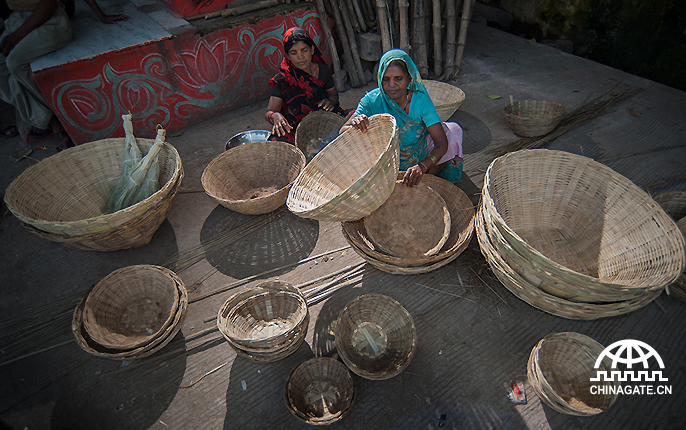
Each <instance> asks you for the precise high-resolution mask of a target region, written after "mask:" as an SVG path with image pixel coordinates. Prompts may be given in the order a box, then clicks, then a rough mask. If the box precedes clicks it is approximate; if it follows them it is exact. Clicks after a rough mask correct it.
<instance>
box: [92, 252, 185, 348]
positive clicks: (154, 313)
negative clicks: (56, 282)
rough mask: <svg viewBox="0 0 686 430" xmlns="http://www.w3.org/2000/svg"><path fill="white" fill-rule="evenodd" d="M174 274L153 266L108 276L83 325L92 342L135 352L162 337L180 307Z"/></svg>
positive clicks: (95, 294) (94, 293) (97, 287)
mask: <svg viewBox="0 0 686 430" xmlns="http://www.w3.org/2000/svg"><path fill="white" fill-rule="evenodd" d="M172 275H173V272H172V271H171V270H169V269H166V268H164V267H159V266H151V265H137V266H128V267H123V268H121V269H118V270H115V271H114V272H112V273H110V274H109V275H107V276H106V277H105V278H103V279H102V280H101V281H100V282H98V283H97V284H96V285H95V287H94V288H93V289H92V290H91V291H90V293H89V294H88V297H87V298H86V303H85V306H84V312H83V325H84V328H85V329H86V331H87V332H88V334H89V335H90V337H91V339H93V340H94V341H95V342H97V343H98V344H100V345H102V346H104V347H106V348H111V349H133V348H137V347H139V346H142V345H145V344H147V343H149V342H150V341H151V340H152V339H154V338H155V337H157V336H160V335H161V334H162V333H163V332H164V330H165V329H166V328H167V327H168V326H169V325H170V324H171V322H172V321H173V319H174V316H175V315H176V310H177V309H178V305H179V292H178V290H177V287H176V282H175V279H174V278H173V276H172Z"/></svg>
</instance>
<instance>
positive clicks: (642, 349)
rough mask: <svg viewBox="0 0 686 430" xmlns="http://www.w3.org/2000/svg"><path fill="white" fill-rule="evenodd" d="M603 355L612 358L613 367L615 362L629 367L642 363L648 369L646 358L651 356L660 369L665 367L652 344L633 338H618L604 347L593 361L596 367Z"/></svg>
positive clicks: (614, 367) (615, 364) (615, 365)
mask: <svg viewBox="0 0 686 430" xmlns="http://www.w3.org/2000/svg"><path fill="white" fill-rule="evenodd" d="M605 357H608V358H610V359H611V360H612V368H613V369H616V368H617V363H622V364H625V365H626V367H628V368H629V369H631V368H632V366H633V365H634V364H639V363H643V368H644V369H648V367H649V366H648V359H650V358H653V357H654V358H655V361H657V364H658V365H659V366H660V369H664V368H665V365H664V363H663V362H662V358H661V357H660V354H658V353H657V351H655V350H654V349H653V347H652V346H650V345H648V344H647V343H645V342H641V341H640V340H635V339H624V340H619V341H617V342H615V343H613V344H612V345H610V346H608V347H607V348H605V349H604V350H603V352H602V353H601V354H600V355H599V356H598V359H597V360H596V361H595V368H596V369H597V368H599V367H600V363H601V362H602V361H603V358H605Z"/></svg>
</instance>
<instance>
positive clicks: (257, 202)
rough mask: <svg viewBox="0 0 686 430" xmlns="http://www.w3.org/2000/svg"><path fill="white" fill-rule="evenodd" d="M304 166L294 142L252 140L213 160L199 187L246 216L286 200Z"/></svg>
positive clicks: (303, 158) (274, 207) (265, 211)
mask: <svg viewBox="0 0 686 430" xmlns="http://www.w3.org/2000/svg"><path fill="white" fill-rule="evenodd" d="M303 167H305V156H304V155H303V153H302V152H301V151H300V150H299V149H298V148H296V147H294V146H293V145H291V144H289V143H286V142H276V141H263V142H253V143H251V144H249V145H241V146H237V147H235V148H232V149H229V150H228V151H225V152H223V153H222V154H221V155H219V156H218V157H217V158H215V159H214V160H212V161H211V162H210V164H209V165H208V166H207V167H206V168H205V171H204V172H203V174H202V186H203V188H204V189H205V192H206V193H207V195H209V196H210V197H212V198H213V199H214V200H216V201H217V202H218V203H219V204H220V205H222V206H224V207H225V208H228V209H231V210H232V211H235V212H239V213H242V214H247V215H258V214H264V213H268V212H271V211H274V210H276V209H278V208H279V207H280V206H282V205H283V204H284V203H285V202H286V197H288V191H289V190H290V188H291V185H293V182H294V181H295V178H297V177H298V175H299V174H300V172H301V171H302V169H303Z"/></svg>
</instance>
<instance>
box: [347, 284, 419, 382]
mask: <svg viewBox="0 0 686 430" xmlns="http://www.w3.org/2000/svg"><path fill="white" fill-rule="evenodd" d="M335 335H336V350H337V351H338V353H339V354H340V356H341V359H342V360H343V362H344V363H345V365H346V366H348V368H350V370H352V371H353V372H355V373H356V374H357V375H359V376H361V377H363V378H367V379H374V380H380V379H388V378H392V377H393V376H395V375H397V374H399V373H400V372H402V371H403V370H404V369H405V368H406V367H407V366H408V365H409V364H410V361H412V357H413V356H414V352H415V349H416V347H417V331H416V330H415V326H414V321H413V320H412V316H411V315H410V313H409V312H408V311H407V310H406V309H405V308H404V307H403V306H402V305H401V304H400V303H398V302H397V301H395V300H393V299H392V298H390V297H388V296H384V295H382V294H365V295H363V296H359V297H357V298H356V299H353V300H351V301H350V302H348V304H347V305H345V308H343V310H342V311H341V313H340V314H339V316H338V321H337V322H336V329H335Z"/></svg>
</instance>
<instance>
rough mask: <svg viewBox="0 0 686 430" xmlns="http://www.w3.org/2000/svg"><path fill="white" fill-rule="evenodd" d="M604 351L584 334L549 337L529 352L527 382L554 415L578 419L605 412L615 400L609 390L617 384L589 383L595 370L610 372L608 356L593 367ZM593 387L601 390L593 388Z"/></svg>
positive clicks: (567, 333) (562, 334)
mask: <svg viewBox="0 0 686 430" xmlns="http://www.w3.org/2000/svg"><path fill="white" fill-rule="evenodd" d="M603 349H605V348H604V347H603V346H602V345H601V344H599V343H598V342H596V341H595V340H593V339H591V338H590V337H588V336H585V335H583V334H579V333H573V332H565V333H552V334H549V335H547V336H546V337H544V338H543V339H542V340H541V341H540V342H538V344H537V345H536V346H535V347H534V348H533V350H532V351H531V355H530V356H529V362H528V365H527V376H528V378H529V383H530V384H531V386H532V387H533V389H534V391H535V392H536V395H538V397H540V398H541V400H542V401H543V402H544V403H545V404H547V405H548V406H550V407H551V408H553V409H554V410H556V411H557V412H560V413H563V414H568V415H577V416H589V415H597V414H599V413H601V412H604V411H606V410H607V409H608V408H609V407H610V406H612V404H613V403H614V402H615V400H616V399H617V394H612V392H611V389H614V390H616V387H617V386H618V385H619V382H617V381H614V382H605V381H604V380H603V381H597V382H594V381H591V379H592V378H596V377H597V375H598V373H597V372H598V371H605V372H606V374H607V375H610V373H611V370H612V368H611V365H612V362H611V360H610V359H609V357H607V356H606V357H604V358H603V359H602V361H601V362H600V366H599V367H598V368H597V369H596V368H594V366H595V362H596V360H597V359H598V357H599V356H600V354H601V353H602V352H603ZM601 379H602V377H601ZM594 385H595V386H601V388H602V389H598V387H595V388H594V389H592V388H591V386H594ZM615 392H616V391H615Z"/></svg>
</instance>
